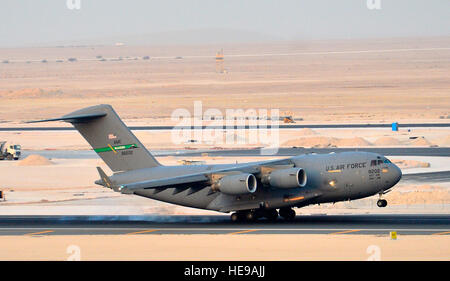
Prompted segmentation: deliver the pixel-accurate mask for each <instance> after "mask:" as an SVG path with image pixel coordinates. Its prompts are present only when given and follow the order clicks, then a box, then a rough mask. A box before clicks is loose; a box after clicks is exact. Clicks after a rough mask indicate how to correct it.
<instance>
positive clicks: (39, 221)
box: [0, 214, 450, 236]
mask: <svg viewBox="0 0 450 281" xmlns="http://www.w3.org/2000/svg"><path fill="white" fill-rule="evenodd" d="M391 231H396V232H397V234H398V235H450V215H446V214H439V215H429V214H415V215H397V214H396V215H394V214H384V215H370V214H368V215H298V216H297V217H296V219H295V220H294V221H289V222H288V221H284V220H282V219H279V220H278V221H276V222H268V221H265V220H260V221H257V222H254V223H232V222H231V221H230V220H229V216H228V215H212V216H0V236H5V235H12V236H22V235H25V236H26V235H28V236H37V235H158V234H191V235H195V234H230V235H248V234H324V235H330V234H334V235H340V234H352V235H364V234H365V235H389V233H390V232H391Z"/></svg>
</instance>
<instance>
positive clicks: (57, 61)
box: [56, 60, 64, 62]
mask: <svg viewBox="0 0 450 281" xmlns="http://www.w3.org/2000/svg"><path fill="white" fill-rule="evenodd" d="M56 62H64V61H63V60H56Z"/></svg>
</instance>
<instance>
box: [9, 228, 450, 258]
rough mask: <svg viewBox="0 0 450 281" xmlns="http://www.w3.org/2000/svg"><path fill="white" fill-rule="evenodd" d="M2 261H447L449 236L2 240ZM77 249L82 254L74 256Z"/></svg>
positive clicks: (248, 235)
mask: <svg viewBox="0 0 450 281" xmlns="http://www.w3.org/2000/svg"><path fill="white" fill-rule="evenodd" d="M0 243H1V244H2V250H1V251H0V260H68V259H73V258H74V253H77V256H76V258H79V260H167V261H170V260H187V261H194V260H238V261H245V260H264V261H266V260H267V261H278V260H296V261H299V260H336V261H341V260H356V261H364V260H368V259H374V258H375V259H377V260H382V261H388V260H422V261H425V260H429V261H436V260H445V261H448V259H449V257H450V236H449V235H426V236H423V235H409V236H402V235H399V236H398V239H397V240H391V239H390V238H389V233H386V235H383V236H371V235H345V234H334V235H333V234H330V235H309V234H307V235H304V234H302V235H290V234H283V235H270V234H269V235H257V234H246V235H201V234H199V235H172V234H169V235H106V236H105V235H95V236H89V235H86V236H67V235H64V236H58V235H52V236H46V235H36V236H33V235H24V236H0ZM74 249H76V252H74Z"/></svg>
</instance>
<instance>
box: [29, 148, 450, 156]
mask: <svg viewBox="0 0 450 281" xmlns="http://www.w3.org/2000/svg"><path fill="white" fill-rule="evenodd" d="M343 151H367V152H374V153H378V154H381V155H385V156H440V157H450V147H408V148H402V147H385V148H303V147H297V148H279V149H278V150H277V151H275V152H274V154H271V155H267V154H265V153H264V151H261V149H258V148H255V149H223V150H207V149H205V150H195V151H192V150H176V151H175V150H172V151H152V153H153V154H154V155H155V156H156V157H164V156H202V154H203V153H208V155H209V156H230V157H232V156H237V157H246V156H251V157H257V156H265V157H267V156H286V157H289V156H296V155H302V154H311V153H317V154H327V153H331V152H343ZM262 152H263V153H262ZM30 154H40V155H42V156H44V157H46V158H64V159H81V158H87V159H93V158H99V157H98V155H97V154H96V153H95V152H94V151H93V150H23V151H22V156H23V158H24V157H27V156H28V155H30Z"/></svg>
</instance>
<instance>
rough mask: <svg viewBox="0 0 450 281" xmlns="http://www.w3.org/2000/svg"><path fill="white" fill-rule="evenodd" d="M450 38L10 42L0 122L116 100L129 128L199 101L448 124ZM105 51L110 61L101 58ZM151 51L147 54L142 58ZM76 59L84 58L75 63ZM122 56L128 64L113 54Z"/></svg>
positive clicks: (360, 119)
mask: <svg viewBox="0 0 450 281" xmlns="http://www.w3.org/2000/svg"><path fill="white" fill-rule="evenodd" d="M449 42H450V38H448V37H441V38H433V37H429V38H409V39H406V38H403V39H384V40H379V39H372V40H369V39H367V40H331V41H320V40H318V41H300V42H289V43H286V42H284V43H273V44H265V45H261V44H258V45H254V44H241V45H227V46H214V45H209V46H160V47H157V46H155V47H149V46H121V47H114V46H86V47H63V48H62V47H60V48H22V49H21V48H17V49H8V48H4V49H0V57H1V58H3V59H7V60H9V63H7V64H4V63H2V64H1V65H0V97H1V98H2V103H1V104H0V122H4V123H3V125H8V124H10V123H20V122H21V121H24V120H32V119H40V118H51V117H55V116H60V115H62V114H65V113H67V112H70V111H72V110H75V109H78V108H81V107H84V106H89V105H93V104H98V103H109V104H112V105H113V106H114V108H115V109H116V110H117V111H118V112H120V113H121V115H122V116H123V117H124V118H125V120H126V121H129V122H130V124H132V121H135V120H138V119H139V120H140V121H142V120H143V119H142V118H146V119H145V120H146V123H147V124H171V123H172V124H173V123H174V121H171V120H170V116H171V114H172V112H173V111H174V110H175V109H178V108H186V109H188V110H190V111H191V112H192V108H193V102H194V101H201V102H202V103H203V109H204V110H206V109H208V108H216V109H219V110H220V111H221V112H222V113H223V114H224V113H225V109H227V108H234V109H236V108H242V109H244V110H246V109H250V108H253V109H260V108H265V109H272V108H276V109H279V110H280V113H281V114H284V113H292V115H293V117H294V118H296V119H298V120H299V118H302V119H303V121H297V123H301V122H305V123H323V122H326V123H343V122H344V123H366V122H371V123H377V122H387V123H389V122H395V121H398V122H448V117H449V115H450V112H449V108H450V99H449V89H450V87H449V85H450V80H449V78H448V73H449V70H450V69H449V68H450V63H449V61H450V60H449V57H450V50H448V48H447V49H445V48H442V47H447V46H448V45H449ZM221 48H224V54H225V57H224V58H225V59H224V68H225V69H226V70H227V71H226V73H217V72H216V65H215V60H214V56H215V53H216V52H217V50H219V49H221ZM440 48H441V49H440ZM408 49H409V50H410V49H422V50H421V51H420V50H418V51H414V50H410V51H408ZM427 49H428V50H427ZM392 50H394V51H392ZM395 50H397V51H395ZM402 50H403V51H402ZM355 51H356V52H355ZM359 51H363V52H359ZM99 55H101V56H103V57H104V58H107V59H108V60H107V61H99V60H98V59H96V56H99ZM147 55H148V56H150V57H151V58H150V59H149V60H142V59H141V58H142V57H143V56H147ZM176 56H182V57H183V59H175V57H176ZM70 57H75V58H77V59H78V61H77V62H68V61H67V59H68V58H70ZM118 57H123V60H120V61H117V60H116V61H112V60H111V59H114V58H116V59H117V58H118ZM134 58H138V59H137V60H134ZM42 59H46V60H47V61H48V62H47V63H42V62H41V60H42ZM57 60H63V62H56V61H57ZM27 62H28V63H27Z"/></svg>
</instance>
